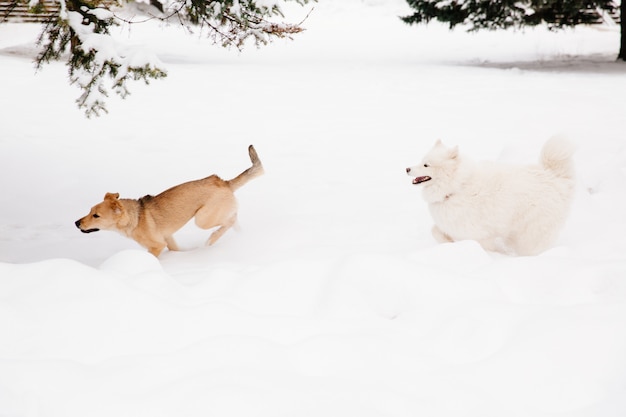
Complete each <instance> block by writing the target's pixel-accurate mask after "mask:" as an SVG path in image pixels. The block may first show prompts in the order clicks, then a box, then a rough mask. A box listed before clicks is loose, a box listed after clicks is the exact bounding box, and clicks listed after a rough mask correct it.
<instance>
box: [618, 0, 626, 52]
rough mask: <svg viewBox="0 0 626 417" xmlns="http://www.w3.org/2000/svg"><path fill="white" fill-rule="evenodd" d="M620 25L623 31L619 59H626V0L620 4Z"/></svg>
mask: <svg viewBox="0 0 626 417" xmlns="http://www.w3.org/2000/svg"><path fill="white" fill-rule="evenodd" d="M619 22H620V23H619V26H620V31H621V33H622V36H621V41H620V48H619V55H617V59H618V60H621V61H626V0H622V4H621V5H620V6H619Z"/></svg>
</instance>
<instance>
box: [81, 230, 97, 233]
mask: <svg viewBox="0 0 626 417" xmlns="http://www.w3.org/2000/svg"><path fill="white" fill-rule="evenodd" d="M98 230H100V229H87V230H83V229H80V231H81V232H83V233H92V232H97V231H98Z"/></svg>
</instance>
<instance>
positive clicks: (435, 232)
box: [431, 226, 454, 243]
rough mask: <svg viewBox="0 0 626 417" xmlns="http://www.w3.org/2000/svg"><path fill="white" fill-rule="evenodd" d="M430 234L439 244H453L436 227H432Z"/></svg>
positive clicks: (449, 238) (448, 237)
mask: <svg viewBox="0 0 626 417" xmlns="http://www.w3.org/2000/svg"><path fill="white" fill-rule="evenodd" d="M431 233H432V234H433V237H434V238H435V240H436V241H437V242H439V243H448V242H454V240H452V238H451V237H450V236H448V235H447V234H445V233H444V232H442V231H441V229H439V228H438V227H437V226H433V228H432V230H431Z"/></svg>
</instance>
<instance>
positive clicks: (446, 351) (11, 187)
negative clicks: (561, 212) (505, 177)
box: [0, 0, 626, 417]
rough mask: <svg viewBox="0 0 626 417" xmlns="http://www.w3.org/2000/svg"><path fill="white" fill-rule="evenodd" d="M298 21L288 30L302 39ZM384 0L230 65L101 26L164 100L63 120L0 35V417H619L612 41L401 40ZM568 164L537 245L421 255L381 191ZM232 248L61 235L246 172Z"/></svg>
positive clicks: (440, 32)
mask: <svg viewBox="0 0 626 417" xmlns="http://www.w3.org/2000/svg"><path fill="white" fill-rule="evenodd" d="M312 7H313V6H308V7H305V8H300V7H293V8H292V7H290V8H289V14H288V17H290V18H291V20H292V21H296V22H297V21H300V20H302V19H303V18H304V17H305V16H306V14H307V13H308V12H309V11H310V9H311V8H312ZM407 11H408V9H407V7H406V6H405V5H404V2H403V1H401V0H341V1H331V0H321V1H320V2H319V3H318V4H316V5H314V10H313V12H312V13H311V14H310V16H309V18H308V19H307V20H306V21H305V23H304V26H305V27H307V31H306V32H304V33H302V34H301V35H298V36H297V37H296V38H295V40H293V41H284V42H283V41H278V42H275V43H274V44H272V45H270V46H268V47H266V48H263V49H260V50H255V49H248V50H245V51H244V52H243V53H238V52H236V51H225V50H221V49H218V48H217V47H213V46H211V45H210V44H208V42H206V41H203V40H202V39H201V37H200V36H198V34H196V35H192V36H187V35H185V34H184V33H183V32H182V31H180V30H178V29H176V28H172V29H168V30H166V29H163V28H160V27H158V26H156V25H151V24H147V25H143V26H141V25H138V26H134V27H133V28H132V29H131V30H130V31H129V30H128V28H122V29H120V30H119V33H118V34H117V36H119V39H120V40H121V41H123V42H128V43H133V44H138V45H141V44H144V45H146V47H149V48H152V49H153V50H154V51H155V52H156V53H157V54H158V56H159V57H160V59H161V60H162V61H163V62H164V63H165V64H166V65H167V69H168V71H169V76H168V77H167V78H166V79H165V80H161V81H155V82H153V83H152V84H151V85H150V86H147V87H146V86H143V85H139V84H138V85H131V86H130V87H131V90H132V92H133V94H132V95H131V96H130V97H129V98H128V99H126V100H124V101H122V100H119V99H117V98H115V97H113V98H111V99H110V101H109V103H108V107H109V109H110V114H109V115H107V116H104V117H101V118H99V119H91V120H87V119H85V118H84V117H83V115H82V113H81V112H80V111H79V110H77V109H76V107H75V105H74V99H75V98H76V97H77V95H78V90H77V89H75V88H74V87H71V86H69V85H67V76H66V69H65V67H64V66H63V65H62V64H52V65H50V66H47V67H46V68H45V69H44V70H43V71H41V72H40V73H37V74H35V71H34V67H33V64H32V57H33V54H34V52H33V51H34V45H33V41H34V39H35V37H36V35H37V33H38V30H39V29H38V26H36V25H16V24H3V25H0V73H1V74H2V79H3V82H2V87H0V181H1V182H0V184H1V188H0V189H1V197H0V416H2V417H34V416H41V417H57V416H58V417H86V416H89V417H94V416H103V417H112V416H115V417H126V416H128V417H137V416H147V417H159V416H164V417H181V416H185V417H186V416H203V417H205V416H219V417H227V416H237V417H239V416H241V417H244V416H245V417H252V416H262V417H278V416H290V417H291V416H298V417H304V416H316V417H317V416H325V417H326V416H342V417H344V416H359V417H367V416H385V417H386V416H394V417H395V416H430V417H440V416H441V417H444V416H445V417H450V416H454V417H456V416H459V417H460V416H463V417H503V416H507V417H514V416H525V417H547V416H550V417H555V416H559V417H562V416H567V417H583V416H584V417H623V416H624V415H626V147H625V145H626V140H625V136H624V120H625V117H626V66H625V65H623V64H619V63H616V62H614V57H615V55H616V53H617V50H618V47H619V45H618V42H619V33H618V31H617V29H616V28H610V27H602V28H600V27H598V28H578V29H576V30H568V31H565V32H557V33H549V32H548V31H546V30H543V29H534V30H527V31H525V32H479V33H475V34H468V33H465V32H463V31H462V30H455V31H452V32H450V31H448V30H447V28H446V27H445V26H443V25H438V24H433V25H430V26H422V27H408V26H406V25H404V24H403V23H401V22H400V21H399V20H398V18H397V16H398V15H400V14H403V13H406V12H407ZM555 133H560V134H565V135H567V136H569V137H570V138H571V139H572V140H573V141H575V142H576V143H577V144H578V153H577V154H576V164H577V173H578V179H579V183H578V188H577V196H576V201H575V203H574V206H573V210H572V213H571V216H570V218H569V220H568V223H567V226H566V228H565V230H564V231H563V233H562V236H561V238H560V240H559V241H558V243H557V245H556V246H555V247H554V248H553V249H551V250H549V251H547V252H546V253H544V254H542V255H540V256H536V257H518V258H514V257H506V256H503V255H498V254H493V253H487V252H485V251H483V250H482V249H481V248H480V247H479V246H478V245H477V244H476V243H475V242H471V241H467V242H458V243H454V244H445V245H438V244H436V243H435V242H434V240H433V239H432V238H431V236H430V227H431V219H430V217H429V214H428V211H427V209H426V205H425V204H424V202H423V201H422V199H421V196H420V192H419V190H418V189H417V188H416V187H414V186H412V185H411V179H410V178H409V177H407V176H406V174H405V172H404V168H405V167H406V166H409V165H413V164H415V163H416V162H417V161H419V160H420V159H421V157H422V155H423V154H424V153H425V152H426V151H427V150H428V149H429V148H430V147H431V145H432V143H433V142H434V141H435V140H436V139H437V138H441V139H443V140H444V141H445V142H446V143H447V144H450V145H454V144H458V145H459V146H460V148H461V151H462V152H465V153H466V154H468V155H471V156H473V157H475V158H477V159H500V160H505V161H511V162H532V161H535V160H536V158H537V155H538V153H539V149H540V148H541V145H542V144H543V142H544V141H545V140H546V139H547V138H548V137H550V136H551V135H553V134H555ZM250 143H253V144H255V146H256V148H257V150H258V152H259V154H260V156H261V159H262V160H263V162H264V164H265V168H266V172H267V173H266V175H265V176H263V177H261V178H259V179H258V180H255V181H254V182H251V183H250V184H248V185H247V186H246V187H244V188H243V189H241V190H240V191H239V192H238V197H239V201H240V213H239V215H240V226H241V230H240V231H231V232H228V233H227V234H226V235H225V236H224V237H223V238H222V239H221V240H220V241H219V242H218V243H217V244H216V245H215V246H213V247H210V248H206V247H203V246H202V245H203V242H204V241H205V240H206V238H207V236H208V233H207V232H205V231H201V230H198V229H196V228H195V227H194V226H190V227H186V228H184V229H183V230H182V231H181V232H180V233H179V234H178V236H177V237H178V241H179V244H180V245H181V246H183V247H184V248H185V249H186V250H185V251H183V252H178V253H173V252H165V253H164V254H163V255H162V256H161V258H160V259H158V260H157V259H156V258H154V257H152V256H151V255H149V254H148V253H147V252H146V251H145V250H143V249H141V248H140V247H139V246H138V245H137V244H136V243H134V242H133V241H131V240H128V239H126V238H124V237H122V236H120V235H117V234H114V233H110V232H99V233H95V234H90V235H84V234H82V233H80V232H79V231H78V230H77V229H76V228H75V226H74V224H73V223H74V221H75V220H76V219H78V218H79V217H82V216H83V215H85V214H86V213H87V212H88V210H89V208H90V207H91V206H92V205H94V204H95V203H97V202H99V201H100V200H101V198H102V197H103V195H104V194H105V193H106V192H119V193H120V194H121V195H122V197H128V198H135V197H140V196H143V195H145V194H148V193H150V194H156V193H158V192H160V191H162V190H164V189H165V188H167V187H169V186H171V185H174V184H177V183H180V182H183V181H186V180H191V179H196V178H201V177H204V176H207V175H209V174H212V173H217V174H220V175H222V176H224V177H226V178H229V177H232V176H234V175H236V174H238V173H239V172H240V171H241V170H242V169H244V168H246V167H247V166H248V164H249V161H248V158H247V154H246V147H247V145H249V144H250Z"/></svg>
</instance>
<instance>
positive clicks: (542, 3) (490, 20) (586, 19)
mask: <svg viewBox="0 0 626 417" xmlns="http://www.w3.org/2000/svg"><path fill="white" fill-rule="evenodd" d="M625 2H626V0H624V1H622V7H621V11H622V12H624V9H625V8H624V3H625ZM407 3H408V4H409V6H411V8H412V9H414V10H415V12H414V13H413V14H411V15H409V16H404V17H402V18H401V19H402V20H403V21H404V22H406V23H409V24H418V23H428V22H430V21H431V20H433V19H436V20H438V21H440V22H445V23H448V24H449V25H450V28H453V27H454V26H456V25H463V26H466V27H467V29H468V30H469V31H475V30H478V29H507V28H511V27H513V28H521V27H524V26H536V25H540V24H545V25H547V27H548V28H550V29H561V28H564V27H568V26H576V25H580V24H593V23H600V22H601V21H602V14H603V13H615V12H616V11H617V6H616V4H615V3H614V1H613V0H569V1H568V0H521V1H520V0H495V1H494V0H407ZM622 16H623V13H622ZM621 20H622V48H621V51H620V55H619V58H620V59H625V60H626V50H625V48H626V45H624V42H626V35H625V33H626V29H625V26H626V24H625V22H624V21H623V20H624V19H623V18H622V19H621Z"/></svg>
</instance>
